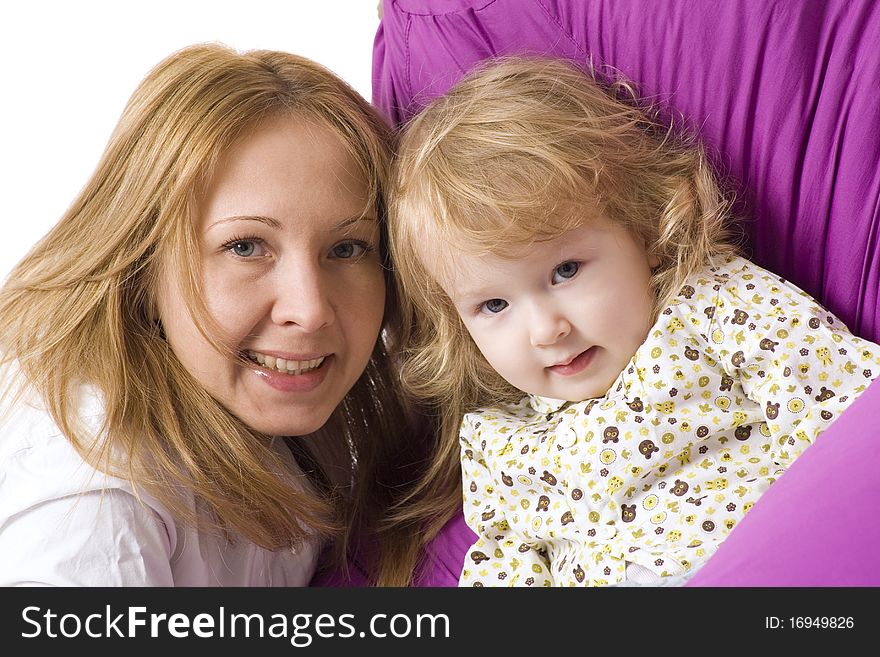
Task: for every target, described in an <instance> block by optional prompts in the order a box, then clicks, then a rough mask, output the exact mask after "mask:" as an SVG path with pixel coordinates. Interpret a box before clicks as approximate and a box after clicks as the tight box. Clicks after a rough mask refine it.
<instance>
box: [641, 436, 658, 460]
mask: <svg viewBox="0 0 880 657" xmlns="http://www.w3.org/2000/svg"><path fill="white" fill-rule="evenodd" d="M659 451H660V448H659V447H657V446H656V445H655V444H654V441H652V440H643V441H642V442H640V443H639V452H640V453H641V455H642V456H644V457H645V458H646V459H649V458H651V455H652V454H654V452H659Z"/></svg>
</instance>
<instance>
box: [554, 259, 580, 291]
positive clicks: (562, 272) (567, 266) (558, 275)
mask: <svg viewBox="0 0 880 657" xmlns="http://www.w3.org/2000/svg"><path fill="white" fill-rule="evenodd" d="M578 269H580V265H578V263H576V262H574V261H573V260H569V261H568V262H563V263H562V264H561V265H559V266H558V267H557V268H556V269H554V270H553V284H554V285H555V284H557V283H561V282H562V281H564V280H568V279H569V278H573V277H574V275H575V274H577V273H578Z"/></svg>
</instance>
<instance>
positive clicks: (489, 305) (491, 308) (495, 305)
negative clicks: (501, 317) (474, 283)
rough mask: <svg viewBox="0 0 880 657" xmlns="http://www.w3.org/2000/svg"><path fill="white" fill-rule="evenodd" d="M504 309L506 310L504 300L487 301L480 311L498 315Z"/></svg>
mask: <svg viewBox="0 0 880 657" xmlns="http://www.w3.org/2000/svg"><path fill="white" fill-rule="evenodd" d="M505 308H507V302H506V301H505V300H504V299H489V300H488V301H485V302H483V304H482V305H481V306H480V309H481V310H485V311H486V312H489V313H492V314H495V313H500V312H501V311H502V310H504V309H505Z"/></svg>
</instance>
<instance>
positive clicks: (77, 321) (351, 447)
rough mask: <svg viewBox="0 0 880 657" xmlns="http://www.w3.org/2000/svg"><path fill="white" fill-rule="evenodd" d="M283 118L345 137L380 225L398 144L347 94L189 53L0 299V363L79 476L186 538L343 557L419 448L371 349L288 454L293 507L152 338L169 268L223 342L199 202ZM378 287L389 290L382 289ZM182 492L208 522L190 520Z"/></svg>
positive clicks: (321, 74)
mask: <svg viewBox="0 0 880 657" xmlns="http://www.w3.org/2000/svg"><path fill="white" fill-rule="evenodd" d="M279 114H289V115H292V116H295V117H298V118H302V119H304V120H309V121H314V122H316V123H318V124H319V125H322V126H324V127H326V128H327V129H329V130H330V131H331V132H332V133H334V134H335V135H337V136H338V137H339V139H340V141H341V142H343V143H344V145H345V146H346V148H347V149H348V150H349V151H350V153H351V155H352V157H353V158H354V161H355V162H356V163H357V164H358V166H359V168H360V171H361V173H362V175H363V177H364V180H365V181H366V183H367V188H368V189H369V190H370V196H369V198H368V199H367V201H366V206H365V207H364V212H369V213H371V214H373V215H374V216H378V217H380V220H381V221H382V222H383V224H384V217H385V207H384V206H385V194H386V181H387V176H388V170H389V167H390V156H391V151H392V148H393V137H392V135H391V133H390V130H389V129H388V128H387V126H386V125H385V124H384V122H383V121H382V120H381V119H380V118H379V116H378V114H377V113H376V112H375V111H374V110H373V108H371V107H370V105H369V104H368V103H367V102H366V101H365V100H363V98H361V97H360V96H359V95H358V94H357V93H356V92H355V91H354V90H352V89H351V88H350V87H349V86H348V85H347V84H345V83H344V82H343V81H342V80H341V79H339V78H338V77H337V76H336V75H334V74H333V73H331V72H330V71H328V70H327V69H325V68H323V67H321V66H319V65H317V64H315V63H314V62H311V61H309V60H307V59H304V58H302V57H298V56H295V55H291V54H288V53H282V52H273V51H252V52H247V53H241V54H240V53H237V52H235V51H234V50H232V49H229V48H227V47H224V46H221V45H212V44H206V45H198V46H192V47H189V48H185V49H183V50H181V51H179V52H177V53H174V54H172V55H171V56H169V57H168V58H166V59H165V60H164V61H162V62H161V63H159V64H158V65H157V66H156V67H155V68H154V69H153V70H152V71H151V72H150V73H149V74H148V75H147V77H146V78H145V79H144V80H143V82H142V83H141V84H140V85H139V87H138V88H137V90H136V91H135V92H134V94H133V96H132V97H131V99H130V101H129V102H128V104H127V106H126V108H125V110H124V112H123V114H122V117H121V119H120V121H119V124H118V125H117V127H116V129H115V131H114V133H113V135H112V136H111V138H110V141H109V144H108V145H107V147H106V150H105V152H104V154H103V157H102V159H101V161H100V163H99V164H98V167H97V170H96V171H95V173H94V174H93V175H92V177H91V179H90V180H89V181H88V183H87V184H86V186H85V188H84V189H83V190H82V192H81V193H80V195H79V196H78V197H77V198H76V200H75V201H74V202H73V204H72V205H71V207H70V209H69V210H68V211H67V213H66V214H65V215H64V216H63V217H62V218H61V220H60V221H59V222H58V223H57V224H56V225H55V226H54V228H52V230H51V231H50V232H49V233H48V234H47V235H46V236H45V237H44V238H43V239H42V240H41V241H40V242H39V243H38V244H37V245H36V246H35V247H34V248H33V249H32V250H31V252H30V253H29V254H28V255H27V256H26V257H25V258H24V259H23V260H22V261H21V262H20V263H19V264H18V265H17V267H16V268H15V269H14V270H13V272H12V273H11V274H10V276H9V278H8V280H7V282H6V283H5V285H4V286H3V288H2V290H0V349H2V362H3V363H4V364H5V365H6V366H7V369H8V367H9V366H10V365H14V367H15V368H17V369H18V370H19V371H20V373H21V374H22V375H23V378H24V380H25V381H26V382H27V384H28V385H29V386H30V388H31V389H33V390H35V391H36V392H37V393H39V395H41V397H42V398H43V400H44V401H45V403H46V406H47V408H48V410H49V411H50V412H51V414H52V416H53V418H54V420H55V421H56V422H57V424H58V426H59V427H60V428H61V429H62V431H63V432H64V434H65V435H66V436H67V437H68V438H69V439H70V441H71V443H72V444H73V445H74V446H75V447H76V448H77V450H78V451H79V452H80V454H81V455H82V456H83V457H84V458H86V459H87V460H88V461H89V462H90V463H91V464H93V465H94V466H95V467H97V468H99V469H101V470H104V471H106V472H112V473H114V474H118V475H120V476H124V477H127V478H128V479H130V480H131V481H132V482H133V483H134V484H135V486H136V490H144V491H147V492H149V494H150V495H152V496H153V497H155V498H158V499H159V500H160V501H161V502H162V503H164V504H165V505H167V506H168V507H169V508H170V509H171V510H172V512H173V513H174V514H175V515H176V517H178V518H179V519H181V520H182V521H184V522H192V523H196V522H197V523H199V524H200V525H205V524H207V526H208V527H210V528H213V529H214V530H217V531H224V532H229V531H230V530H232V531H233V532H237V533H239V534H240V535H242V536H244V537H245V538H246V539H249V540H252V541H254V542H255V543H257V544H258V545H261V546H263V547H265V548H269V549H274V548H280V547H292V546H296V545H298V544H300V543H301V542H302V540H303V539H304V538H305V537H306V536H307V535H318V536H335V537H337V538H339V539H340V540H339V541H338V542H337V545H338V546H339V548H338V551H337V557H340V556H341V553H342V552H343V551H344V549H345V545H346V543H347V541H348V538H349V536H350V535H351V533H352V532H355V531H365V530H366V528H368V527H369V526H370V525H371V524H373V523H374V522H375V520H376V518H377V516H378V515H380V514H381V512H382V508H383V505H387V504H390V503H391V502H392V498H393V496H394V494H395V490H397V488H396V487H395V480H396V477H398V474H397V473H396V472H395V471H394V468H393V463H394V462H395V459H396V458H397V456H398V455H401V454H405V453H406V452H407V450H408V449H409V446H410V445H411V444H412V443H413V436H411V435H408V433H407V428H408V426H409V418H408V415H407V413H406V412H405V407H404V405H403V404H402V401H401V400H400V398H399V395H398V391H397V385H396V376H395V375H394V374H392V371H391V368H390V364H389V358H388V356H387V355H386V350H385V344H384V342H383V340H382V339H381V337H379V336H377V341H376V346H375V349H374V352H373V355H372V358H371V360H370V362H369V364H368V366H367V368H366V371H365V372H364V374H363V375H362V376H361V377H360V379H359V380H358V381H357V382H356V384H355V385H354V387H353V388H352V390H351V391H350V392H349V393H348V395H347V396H346V397H345V399H344V400H343V401H342V403H341V404H340V406H339V407H338V408H337V410H336V411H335V412H334V414H333V415H332V416H331V418H330V419H329V421H328V422H327V423H326V425H325V426H324V427H323V428H322V429H321V430H319V431H317V432H316V433H315V434H313V435H310V436H304V437H299V438H287V440H288V442H289V444H290V445H291V448H292V449H293V451H294V453H295V454H296V455H297V459H298V461H299V462H300V465H301V466H303V469H304V470H306V471H307V472H309V473H311V474H312V475H313V478H314V483H315V484H316V485H315V486H313V487H311V488H310V490H306V491H302V490H300V489H299V488H296V487H293V486H291V483H290V480H289V474H288V476H286V477H285V474H284V473H283V472H281V471H280V470H279V468H281V467H282V466H281V464H280V462H279V461H278V460H277V458H276V457H275V456H273V451H272V450H271V449H270V446H269V444H268V441H267V440H265V438H266V437H265V436H262V435H260V434H257V433H256V432H254V431H253V430H252V429H250V428H249V427H248V426H246V425H244V424H243V423H242V422H241V421H240V420H239V419H238V418H237V417H235V416H234V415H232V414H230V413H229V412H228V411H226V410H225V409H224V408H223V407H222V406H221V405H220V404H219V403H218V402H217V401H216V400H214V399H213V398H212V397H211V396H210V395H208V394H207V393H206V391H205V390H204V389H203V388H202V387H201V386H200V385H199V384H198V383H197V382H196V381H195V380H194V379H193V378H192V377H191V376H190V375H189V374H188V372H187V371H186V370H185V369H184V368H183V366H182V365H181V363H180V362H179V361H178V359H177V358H176V357H175V355H174V353H173V352H172V351H171V349H170V347H169V344H168V343H167V341H166V340H165V339H164V337H163V335H162V330H161V326H160V324H159V322H158V321H157V318H158V314H157V312H156V289H157V282H158V280H159V275H160V271H161V268H162V267H163V266H164V265H163V262H164V263H168V262H174V263H177V264H178V265H179V269H180V271H181V272H182V274H181V275H182V279H183V282H182V289H183V290H184V294H185V295H186V297H187V302H188V306H189V307H190V308H191V309H192V311H193V313H194V316H195V318H196V320H197V323H198V324H199V325H200V328H201V330H202V332H203V333H204V334H205V335H206V337H208V338H209V339H211V336H212V335H214V334H215V332H214V330H213V329H214V327H215V325H214V323H213V322H212V320H211V317H210V316H209V314H208V311H207V309H206V307H205V304H204V300H203V297H202V294H201V283H200V279H201V277H200V264H199V263H200V258H199V249H198V247H197V239H198V238H197V235H196V230H195V226H196V221H195V219H196V213H197V207H196V205H197V197H198V195H199V191H200V190H201V189H203V188H204V186H205V185H206V184H207V182H208V181H209V180H210V178H211V175H212V172H213V170H214V168H215V167H216V165H217V163H218V161H219V160H220V158H221V157H222V155H223V154H224V152H225V151H226V150H227V149H228V148H229V147H230V145H231V144H233V143H234V142H235V141H236V140H237V139H239V138H240V137H241V136H242V135H244V134H247V133H248V131H249V130H253V129H254V128H255V127H256V126H257V124H259V123H260V122H261V121H263V120H266V119H269V118H271V117H273V116H277V115H279ZM383 231H384V225H383ZM383 238H384V232H383ZM386 283H387V284H388V286H389V288H393V285H392V282H391V279H390V276H389V277H387V278H386ZM392 291H393V289H392ZM388 299H389V302H388V305H387V307H386V334H387V335H394V334H395V333H396V331H397V329H396V326H397V321H398V315H397V313H396V308H395V304H396V302H395V299H394V295H393V294H390V295H389V296H388ZM213 342H214V344H215V346H217V347H218V348H221V349H222V348H223V346H222V345H219V344H218V343H217V340H213ZM83 384H88V385H91V386H93V387H95V388H97V389H98V390H99V391H100V393H101V396H102V399H103V402H104V406H105V411H106V416H105V419H104V423H103V426H102V430H101V432H100V435H101V437H102V439H101V440H96V439H95V436H94V435H89V434H87V433H86V432H85V430H84V429H83V428H82V427H81V426H80V424H79V418H78V408H77V405H76V403H75V400H76V399H77V390H78V389H79V387H80V386H82V385H83ZM6 392H7V395H12V390H11V389H10V390H7V391H6ZM120 455H121V456H122V459H121V460H120V459H119V458H118V457H119V456H120ZM401 458H403V459H406V458H407V457H406V456H401ZM355 461H356V466H355V465H354V462H355ZM340 481H341V482H343V484H342V485H339V484H338V483H333V482H340ZM307 488H309V487H307ZM188 490H191V491H193V492H194V494H195V497H196V500H197V502H198V504H197V506H198V507H200V508H203V509H207V510H208V513H207V516H206V517H203V516H201V515H200V516H199V517H196V516H195V514H194V513H192V512H191V510H190V506H189V504H188V503H187V496H188V495H186V494H184V493H183V491H188ZM391 534H393V530H391ZM391 534H388V540H391V541H395V542H400V541H403V542H406V541H407V540H413V539H412V538H411V537H409V536H408V535H405V536H400V537H395V536H392V535H391Z"/></svg>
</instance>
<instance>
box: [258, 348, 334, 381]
mask: <svg viewBox="0 0 880 657" xmlns="http://www.w3.org/2000/svg"><path fill="white" fill-rule="evenodd" d="M245 353H246V355H247V358H248V360H250V361H252V362H254V363H256V364H257V365H260V366H261V367H264V368H266V369H268V370H273V371H275V372H281V373H282V374H291V375H293V376H299V375H301V374H306V373H307V372H311V371H313V370H316V369H318V368H319V367H321V365H322V364H323V362H324V359H325V358H326V356H319V357H317V358H311V359H308V360H293V359H286V358H277V357H275V356H269V355H267V354H262V353H260V352H258V351H250V350H248V351H247V352H245Z"/></svg>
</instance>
